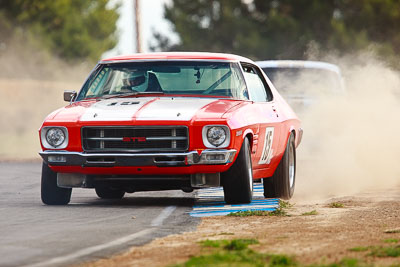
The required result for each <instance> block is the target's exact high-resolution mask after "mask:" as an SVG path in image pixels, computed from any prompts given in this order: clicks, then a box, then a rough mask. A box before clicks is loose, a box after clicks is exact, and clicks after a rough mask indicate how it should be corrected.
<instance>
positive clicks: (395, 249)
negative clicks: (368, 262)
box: [349, 245, 400, 258]
mask: <svg viewBox="0 0 400 267" xmlns="http://www.w3.org/2000/svg"><path fill="white" fill-rule="evenodd" d="M349 251H355V252H365V251H368V252H369V253H368V254H367V255H368V256H373V257H380V258H382V257H400V245H394V246H385V247H382V246H369V247H355V248H351V249H349Z"/></svg>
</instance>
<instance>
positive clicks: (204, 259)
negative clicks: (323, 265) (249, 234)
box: [176, 239, 297, 267]
mask: <svg viewBox="0 0 400 267" xmlns="http://www.w3.org/2000/svg"><path fill="white" fill-rule="evenodd" d="M200 243H201V245H202V246H203V247H209V248H212V253H211V254H208V255H200V256H195V257H192V258H191V259H189V260H188V261H187V262H185V263H183V264H180V265H176V266H238V267H239V266H240V267H241V266H254V267H261V266H275V267H278V266H282V267H283V266H297V263H296V262H295V261H294V259H293V258H291V257H289V256H286V255H273V254H271V255H270V254H263V253H258V252H255V251H253V250H251V249H249V248H248V245H251V244H258V241H257V240H255V239H233V240H205V241H202V242H200Z"/></svg>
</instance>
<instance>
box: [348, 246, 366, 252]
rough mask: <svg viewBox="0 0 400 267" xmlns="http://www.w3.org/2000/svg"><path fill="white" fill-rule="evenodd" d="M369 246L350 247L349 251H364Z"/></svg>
mask: <svg viewBox="0 0 400 267" xmlns="http://www.w3.org/2000/svg"><path fill="white" fill-rule="evenodd" d="M368 249H369V247H355V248H350V249H349V251H354V252H364V251H368Z"/></svg>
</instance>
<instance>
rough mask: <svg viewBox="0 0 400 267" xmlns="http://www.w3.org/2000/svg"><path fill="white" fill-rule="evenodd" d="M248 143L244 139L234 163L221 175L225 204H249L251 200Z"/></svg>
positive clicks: (251, 188) (251, 175) (250, 168)
mask: <svg viewBox="0 0 400 267" xmlns="http://www.w3.org/2000/svg"><path fill="white" fill-rule="evenodd" d="M250 153H251V150H250V142H249V140H248V139H247V138H245V139H244V141H243V144H242V147H241V149H240V152H239V155H238V156H237V158H236V161H235V162H234V163H233V165H232V166H231V167H230V168H229V170H227V171H226V172H224V173H222V175H221V176H222V177H221V178H222V186H223V188H224V197H225V202H226V203H227V204H245V203H250V202H251V200H252V198H253V172H252V164H251V154H250Z"/></svg>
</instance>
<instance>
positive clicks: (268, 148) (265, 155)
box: [258, 127, 274, 164]
mask: <svg viewBox="0 0 400 267" xmlns="http://www.w3.org/2000/svg"><path fill="white" fill-rule="evenodd" d="M273 140H274V127H267V128H266V129H265V141H264V148H263V152H262V155H261V158H260V161H259V162H258V164H269V163H270V162H271V159H272V152H273V149H272V141H273Z"/></svg>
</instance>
